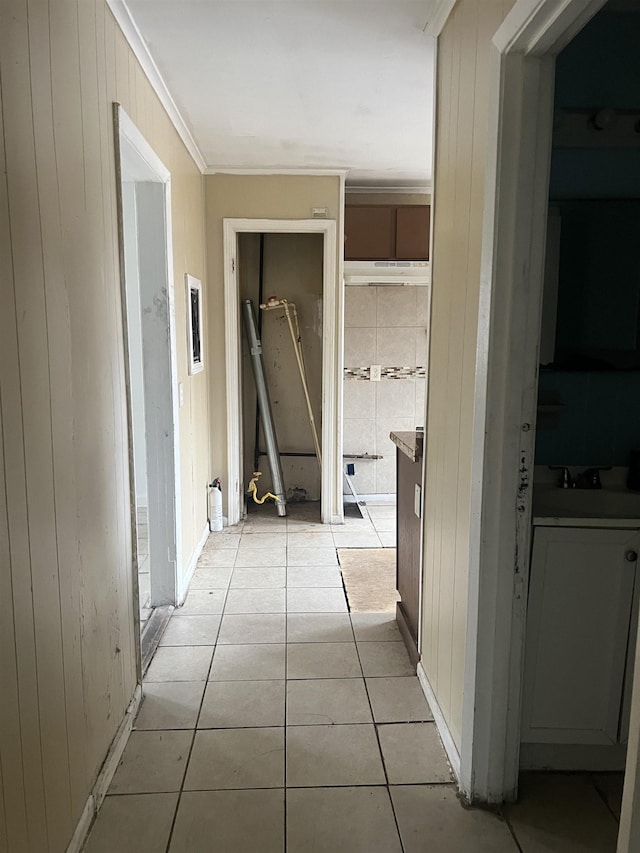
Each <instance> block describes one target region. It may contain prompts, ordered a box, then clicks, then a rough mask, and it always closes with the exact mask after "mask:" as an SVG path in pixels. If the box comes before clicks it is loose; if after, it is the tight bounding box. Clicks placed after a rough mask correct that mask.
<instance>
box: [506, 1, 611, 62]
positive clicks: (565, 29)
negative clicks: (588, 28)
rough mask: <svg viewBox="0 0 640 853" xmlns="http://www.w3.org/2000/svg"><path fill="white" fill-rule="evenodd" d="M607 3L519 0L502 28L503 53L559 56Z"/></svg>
mask: <svg viewBox="0 0 640 853" xmlns="http://www.w3.org/2000/svg"><path fill="white" fill-rule="evenodd" d="M603 5H604V0H518V2H517V3H516V4H515V6H514V7H513V8H512V9H511V11H510V12H509V14H508V15H507V17H506V18H505V19H504V21H503V22H502V24H501V26H500V27H498V30H497V31H496V34H495V35H494V37H493V43H494V45H495V46H496V48H497V49H498V51H499V52H500V53H503V54H506V53H522V54H524V55H525V56H555V55H556V54H557V53H559V52H560V51H561V50H562V49H563V48H564V47H566V46H567V45H568V44H569V42H570V41H571V39H573V38H574V36H576V35H577V33H579V32H580V30H581V29H582V28H583V27H584V25H585V24H586V23H587V22H588V21H589V20H590V19H591V18H592V17H593V16H594V15H595V14H596V12H598V10H599V9H601V8H602V6H603Z"/></svg>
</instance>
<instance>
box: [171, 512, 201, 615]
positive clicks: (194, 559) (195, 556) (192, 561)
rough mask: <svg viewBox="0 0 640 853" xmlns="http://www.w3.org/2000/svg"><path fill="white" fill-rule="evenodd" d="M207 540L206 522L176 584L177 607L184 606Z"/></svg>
mask: <svg viewBox="0 0 640 853" xmlns="http://www.w3.org/2000/svg"><path fill="white" fill-rule="evenodd" d="M208 538H209V522H206V523H205V525H204V528H203V530H202V536H201V537H200V541H199V542H198V543H197V544H196V547H195V548H194V549H193V553H192V554H191V556H190V557H189V562H188V563H187V568H186V569H185V573H184V575H182V577H181V578H180V581H179V583H178V590H177V596H176V605H177V606H178V607H179V606H180V605H181V604H184V600H185V598H186V597H187V592H188V591H189V584H190V583H191V579H192V578H193V573H194V572H195V570H196V566H197V565H198V560H199V559H200V554H202V549H203V548H204V546H205V543H206V541H207V539H208Z"/></svg>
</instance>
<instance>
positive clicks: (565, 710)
mask: <svg viewBox="0 0 640 853" xmlns="http://www.w3.org/2000/svg"><path fill="white" fill-rule="evenodd" d="M637 549H638V533H637V531H631V530H594V529H585V528H580V529H578V528H562V527H555V528H554V527H539V528H536V530H535V533H534V540H533V558H532V562H531V582H530V586H529V606H528V613H527V631H526V648H525V669H524V695H523V720H522V723H523V726H522V742H523V743H558V744H601V745H609V744H612V743H616V742H617V740H618V727H619V723H620V712H621V703H622V691H623V681H624V671H625V663H626V661H625V658H626V651H627V640H628V636H629V623H630V618H631V605H632V599H633V590H634V581H635V569H636V563H635V562H630V561H628V560H627V559H626V554H627V552H629V551H637Z"/></svg>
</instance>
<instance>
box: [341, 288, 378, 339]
mask: <svg viewBox="0 0 640 853" xmlns="http://www.w3.org/2000/svg"><path fill="white" fill-rule="evenodd" d="M376 291H377V288H376V287H345V290H344V326H345V329H349V328H354V327H357V326H370V327H372V328H373V327H374V326H375V325H376Z"/></svg>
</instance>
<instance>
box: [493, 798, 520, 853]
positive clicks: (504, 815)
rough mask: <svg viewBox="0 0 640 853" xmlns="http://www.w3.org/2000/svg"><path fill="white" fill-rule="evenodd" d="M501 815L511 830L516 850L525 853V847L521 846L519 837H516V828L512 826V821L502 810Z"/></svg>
mask: <svg viewBox="0 0 640 853" xmlns="http://www.w3.org/2000/svg"><path fill="white" fill-rule="evenodd" d="M499 813H500V816H501V817H502V819H503V820H504V822H505V823H506V825H507V829H508V830H509V834H510V835H511V837H512V838H513V843H514V844H515V845H516V848H517V850H518V853H525V851H524V847H523V846H522V845H521V844H520V842H519V841H518V837H517V835H516V831H515V829H514V827H513V826H512V824H511V821H510V820H509V818H508V817H507V815H506V814H505V813H504V812H503V810H502V808H501V809H500V811H499Z"/></svg>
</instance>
